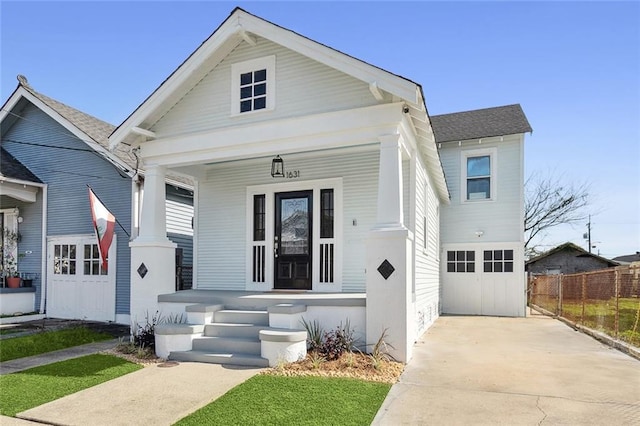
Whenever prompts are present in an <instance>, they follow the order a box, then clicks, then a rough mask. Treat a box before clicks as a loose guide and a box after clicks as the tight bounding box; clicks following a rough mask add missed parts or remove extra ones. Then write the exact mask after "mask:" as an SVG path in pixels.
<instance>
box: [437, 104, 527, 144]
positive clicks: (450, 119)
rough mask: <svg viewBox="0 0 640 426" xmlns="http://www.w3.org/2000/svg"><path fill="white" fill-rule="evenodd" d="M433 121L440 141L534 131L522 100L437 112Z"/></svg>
mask: <svg viewBox="0 0 640 426" xmlns="http://www.w3.org/2000/svg"><path fill="white" fill-rule="evenodd" d="M431 125H432V126H433V132H434V133H435V136H436V142H438V143H441V142H451V141H456V142H457V141H463V140H467V139H480V138H488V137H492V136H505V135H514V134H518V133H526V132H532V131H533V129H531V125H529V121H528V120H527V117H526V116H525V115H524V111H522V107H521V106H520V104H514V105H505V106H500V107H494V108H484V109H476V110H472V111H463V112H455V113H453V114H442V115H434V116H432V117H431Z"/></svg>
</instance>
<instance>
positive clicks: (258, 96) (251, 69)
mask: <svg viewBox="0 0 640 426" xmlns="http://www.w3.org/2000/svg"><path fill="white" fill-rule="evenodd" d="M275 64H276V57H275V56H267V57H264V58H258V59H252V60H250V61H245V62H240V63H237V64H233V65H232V66H231V86H232V87H231V115H232V116H233V115H246V114H248V113H254V112H259V111H265V110H272V109H273V108H274V105H275Z"/></svg>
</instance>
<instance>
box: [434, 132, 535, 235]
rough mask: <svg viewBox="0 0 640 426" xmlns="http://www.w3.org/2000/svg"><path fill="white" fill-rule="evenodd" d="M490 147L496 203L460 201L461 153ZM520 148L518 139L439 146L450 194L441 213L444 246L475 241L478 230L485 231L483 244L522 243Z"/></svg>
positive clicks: (520, 144)
mask: <svg viewBox="0 0 640 426" xmlns="http://www.w3.org/2000/svg"><path fill="white" fill-rule="evenodd" d="M492 147H496V148H497V159H496V185H497V186H496V194H495V197H496V199H495V201H476V202H461V200H460V199H461V187H462V182H461V177H462V172H463V171H462V170H461V169H460V168H461V156H462V152H463V151H467V150H474V149H480V148H492ZM522 149H523V144H522V139H521V137H520V136H505V137H504V141H502V142H501V141H500V140H499V138H492V139H487V140H482V143H481V144H479V143H478V141H474V142H463V143H462V146H458V144H457V143H456V142H449V143H445V144H442V148H441V149H440V158H441V161H442V166H443V168H444V172H445V175H446V177H447V186H448V188H449V193H450V194H451V204H450V205H448V206H443V207H442V212H441V217H442V242H443V244H444V243H464V242H468V241H469V240H473V239H476V238H477V237H475V232H476V231H478V230H482V231H483V232H484V235H483V236H482V241H483V242H500V241H522V238H523V236H522V221H523V208H524V207H523V204H522V203H523V202H522V186H523V182H522V167H523V165H522V164H521V158H522V157H521V151H522ZM476 242H477V241H476Z"/></svg>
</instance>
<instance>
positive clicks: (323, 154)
mask: <svg viewBox="0 0 640 426" xmlns="http://www.w3.org/2000/svg"><path fill="white" fill-rule="evenodd" d="M521 130H522V129H521ZM476 136H478V135H474V136H473V137H472V138H469V139H474V138H476ZM482 137H483V136H482ZM509 137H510V136H509ZM505 138H507V137H505ZM518 138H519V139H518ZM499 139H500V138H498V140H493V139H492V145H490V146H488V145H486V144H485V142H484V141H483V143H482V144H481V145H480V148H483V149H484V148H485V147H493V149H494V150H496V152H497V151H500V150H501V147H502V145H501V144H502V143H503V141H500V140H499ZM516 139H517V141H516V142H515V144H516V145H517V146H518V148H521V142H522V137H521V135H520V136H517V137H516ZM109 141H110V147H111V149H115V148H117V147H119V146H121V144H123V143H126V144H129V145H131V146H133V147H136V148H138V149H139V151H138V152H139V156H140V158H141V159H142V160H143V162H144V167H145V170H146V182H145V194H144V201H143V204H142V220H141V226H140V234H139V236H138V238H137V239H135V240H134V241H133V242H132V243H131V244H130V246H131V253H132V260H131V268H132V272H131V284H132V290H131V291H132V293H131V313H132V318H133V319H134V320H135V318H137V319H138V320H141V319H142V318H144V316H145V315H146V313H148V312H152V311H155V310H156V309H160V310H162V311H163V312H180V311H184V310H185V309H186V310H187V312H188V313H190V314H194V313H198V314H200V316H199V317H198V318H200V319H201V320H202V321H203V322H207V323H210V322H211V321H213V322H214V323H215V324H207V326H206V327H204V329H203V328H202V326H200V327H196V326H194V327H191V329H190V333H191V332H193V334H194V335H196V336H199V335H200V334H203V337H202V338H201V339H200V340H198V341H197V343H196V341H195V340H194V343H193V346H191V345H192V343H191V340H193V339H194V338H193V336H192V337H191V338H188V339H187V341H186V343H185V344H184V345H183V346H184V347H183V349H184V352H182V353H180V354H179V353H178V352H177V351H176V352H175V353H172V354H171V356H172V357H175V358H180V357H182V358H181V359H209V360H210V359H214V357H213V356H212V354H214V353H218V352H220V353H221V352H224V351H223V349H224V348H222V347H221V346H220V345H218V343H214V342H213V341H212V339H214V338H220V337H224V338H225V339H226V344H228V345H230V346H233V347H238V345H237V340H236V341H235V343H233V344H231V343H229V342H230V341H231V340H233V339H241V338H242V336H238V335H229V334H228V333H227V331H226V330H227V329H226V328H225V327H224V325H225V324H229V323H232V322H233V319H232V317H234V316H240V317H241V318H243V319H239V320H236V322H237V323H247V322H251V323H252V324H258V325H259V326H261V327H262V328H264V327H265V326H267V325H270V326H271V327H276V328H280V329H281V328H285V329H286V328H290V329H299V328H301V326H300V323H299V320H300V318H305V319H308V320H314V319H315V320H318V321H320V322H321V323H322V324H323V326H324V327H325V329H326V330H328V329H332V328H333V327H334V326H336V325H337V324H339V323H340V322H343V321H345V320H346V319H347V318H348V319H349V320H350V321H351V325H352V326H354V327H355V328H356V331H357V332H358V333H359V335H360V336H361V337H362V338H363V340H364V341H365V342H366V343H367V344H372V343H375V342H376V341H377V339H378V338H379V337H380V336H381V334H382V333H383V332H384V330H387V333H388V338H387V341H388V342H389V343H391V344H393V346H394V347H395V350H394V352H393V355H394V356H395V357H396V358H397V359H399V360H402V361H406V360H408V359H409V358H410V357H411V350H412V349H411V348H412V345H413V343H414V342H415V340H416V339H417V337H418V336H419V335H421V334H422V333H423V332H424V331H425V330H426V329H427V328H428V327H429V326H430V325H431V324H432V323H433V321H435V319H436V318H437V317H438V315H439V314H440V313H441V312H442V310H443V306H442V302H443V296H445V297H449V296H450V295H451V297H452V298H455V297H458V296H459V297H463V296H461V295H460V294H459V293H460V292H459V290H458V286H459V285H464V284H463V283H462V280H460V282H458V280H459V279H460V278H461V277H459V276H457V275H455V276H453V275H452V276H451V280H449V279H448V278H449V277H448V276H447V275H446V272H444V271H443V272H442V276H443V278H444V279H443V280H441V272H440V268H441V265H442V267H444V268H445V271H446V262H444V259H443V262H441V257H442V256H443V254H441V253H443V252H441V249H440V244H441V243H443V248H444V249H445V252H444V253H445V254H444V255H446V251H448V250H453V249H452V248H450V247H453V246H449V245H448V244H455V243H464V242H465V240H460V241H458V240H456V239H455V238H454V239H450V238H449V237H445V236H444V232H446V231H447V229H451V230H452V231H453V230H454V229H455V228H456V224H455V223H454V222H447V221H446V220H445V219H444V217H443V216H444V215H446V214H448V213H449V212H452V214H453V212H455V211H457V209H458V208H464V209H465V210H468V209H474V208H477V209H479V211H480V213H478V220H481V217H485V218H486V219H487V220H491V217H489V216H486V213H485V212H484V210H483V209H486V204H485V203H482V202H481V201H479V200H477V202H476V200H475V199H474V200H473V202H471V201H469V202H463V203H461V201H460V200H456V199H454V200H452V201H450V199H451V197H454V198H455V197H460V191H459V190H458V188H453V187H452V186H451V184H450V186H449V188H447V182H446V181H445V171H443V165H445V166H447V165H449V163H450V162H451V161H453V162H455V161H454V160H450V161H444V159H445V158H449V157H451V156H455V155H458V156H459V155H460V152H459V151H456V150H455V149H454V150H452V151H451V154H450V155H449V157H443V158H441V155H443V156H444V153H445V151H446V148H447V147H448V146H449V145H450V143H449V142H448V141H443V144H442V145H443V147H442V149H441V150H440V152H439V149H438V143H437V140H436V137H435V136H434V128H433V126H432V120H431V118H430V117H429V115H428V113H427V109H426V105H425V101H424V97H423V94H422V88H421V86H420V85H419V84H417V83H415V82H412V81H410V80H408V79H405V78H402V77H399V76H397V75H395V74H392V73H390V72H388V71H385V70H382V69H380V68H377V67H375V66H373V65H370V64H367V63H365V62H362V61H360V60H358V59H355V58H353V57H351V56H348V55H346V54H343V53H341V52H338V51H336V50H334V49H331V48H330V47H327V46H324V45H322V44H319V43H317V42H314V41H313V40H310V39H308V38H305V37H303V36H301V35H299V34H296V33H294V32H292V31H290V30H287V29H285V28H282V27H280V26H277V25H275V24H272V23H270V22H267V21H265V20H263V19H261V18H259V17H256V16H254V15H251V14H249V13H247V12H245V11H244V10H242V9H235V10H234V11H233V12H232V13H231V15H230V16H229V17H228V18H227V19H226V20H225V21H224V22H223V23H222V24H221V25H220V27H219V28H218V29H217V30H216V31H215V32H214V33H213V34H212V35H211V36H210V37H209V38H208V39H207V40H206V41H205V42H204V43H203V44H202V45H201V46H200V47H198V49H197V50H196V51H195V52H194V53H193V54H191V55H190V56H189V57H188V58H187V59H186V60H185V62H184V63H183V64H182V65H180V67H179V68H178V69H177V70H176V71H174V72H173V74H171V76H169V77H168V78H167V79H166V80H165V82H164V83H163V84H162V85H161V86H160V87H158V89H156V90H155V91H154V92H153V93H152V94H151V95H150V96H149V97H148V98H147V100H146V101H145V102H144V103H143V104H142V105H140V106H139V107H138V108H137V109H136V110H135V111H134V112H133V113H132V114H131V115H130V116H129V117H128V118H127V119H126V120H125V121H124V122H123V123H122V124H121V125H120V126H119V127H118V128H116V130H115V131H114V132H113V133H112V134H111V136H110V137H109ZM462 143H464V146H465V147H466V146H467V144H468V143H469V142H468V141H467V140H466V139H465V140H462V141H461V144H462ZM518 144H519V145H518ZM455 145H456V147H458V144H457V142H456V144H455ZM461 146H462V145H461ZM456 152H457V154H456ZM520 153H521V151H520ZM491 155H492V156H491V157H490V158H491V159H492V160H491V161H496V160H495V159H496V158H497V154H491ZM505 155H506V154H505ZM504 160H505V164H504V165H505V166H506V165H507V164H506V162H507V161H508V158H507V157H506V156H505V159H504ZM516 160H517V162H516V163H515V164H513V165H512V168H511V169H509V170H507V169H506V168H505V174H506V173H507V172H510V173H511V172H513V173H515V176H514V177H513V179H511V180H510V181H509V183H506V184H505V185H515V187H514V188H515V189H514V188H509V190H508V191H516V192H517V193H518V194H521V192H522V188H521V187H522V157H521V156H519V157H517V158H516ZM461 161H462V160H461V159H460V158H458V160H457V164H456V165H455V166H453V167H452V169H451V171H447V173H446V175H447V179H449V180H451V181H453V182H459V181H460V177H456V176H454V174H455V173H458V175H459V174H460V164H461V163H460V162H461ZM501 161H502V160H501ZM494 164H498V168H499V167H500V164H502V163H501V162H500V163H492V165H493V167H494V168H495V167H496V166H495V165H494ZM494 168H492V169H491V170H492V172H491V173H495V172H494ZM169 172H171V173H181V174H184V175H186V176H188V177H189V179H191V180H193V181H194V182H196V183H195V191H194V208H195V213H194V255H193V256H194V277H193V280H194V282H193V288H194V290H189V291H184V292H178V293H174V292H173V274H172V270H173V263H172V262H173V255H174V251H173V248H174V246H173V244H172V243H171V242H170V241H168V239H167V238H166V230H165V218H164V217H163V211H164V210H163V209H162V208H161V206H162V203H163V200H164V198H165V197H164V190H165V189H164V185H163V181H164V177H165V176H166V174H167V173H169ZM280 172H282V173H280ZM474 177H475V176H474ZM498 179H499V178H498V177H497V176H496V175H495V174H492V175H491V185H497V186H498V191H500V192H498V194H499V195H501V193H502V191H504V192H503V193H504V195H505V196H506V195H507V192H508V191H507V189H506V188H503V185H502V184H501V183H500V182H499V181H498ZM478 191H479V190H478ZM473 197H474V198H475V197H476V195H473ZM505 198H506V197H505ZM500 200H501V198H500V199H494V198H491V200H490V201H491V202H492V204H491V206H492V208H493V210H492V211H495V210H496V209H498V208H499V209H502V208H505V209H510V208H512V207H514V206H515V210H514V211H513V212H510V211H508V210H505V213H504V214H505V216H509V220H510V221H511V220H512V221H518V220H520V217H521V205H520V206H518V205H517V200H510V201H509V203H504V204H499V202H500ZM450 204H451V206H450V207H449V205H450ZM461 204H462V205H463V206H462V207H460V205H461ZM490 208H491V207H490ZM482 215H484V216H482ZM482 223H483V224H484V222H482ZM478 226H479V225H478ZM483 226H484V225H483ZM472 228H473V231H476V229H480V228H477V226H476V225H475V224H474V225H473V226H472ZM441 229H442V231H443V236H442V237H441V236H440V233H441ZM482 229H484V230H485V232H486V233H487V237H485V239H484V240H482V239H481V240H478V237H476V236H475V235H473V232H472V236H471V237H470V236H468V235H467V234H466V233H465V232H462V230H461V233H460V237H456V238H462V237H464V238H467V240H466V242H468V243H469V244H470V245H468V246H465V247H466V248H465V250H471V249H472V248H473V249H476V246H475V244H477V243H478V242H480V241H482V242H486V241H488V240H487V239H486V238H488V237H489V230H490V229H493V228H492V227H489V226H488V225H487V226H486V227H483V228H482ZM520 229H521V226H519V227H518V230H520ZM491 238H493V236H492V237H491ZM505 238H508V239H506V240H505V241H506V242H507V243H508V244H507V245H504V244H503V245H500V246H499V247H500V249H509V250H511V249H513V250H514V252H517V253H518V255H517V256H520V259H521V251H522V248H521V247H516V245H517V243H518V241H520V242H521V241H522V238H521V237H520V238H519V239H518V237H517V236H512V235H511V233H508V235H506V236H505ZM491 241H492V242H499V241H501V240H499V239H498V240H491ZM444 243H446V244H444ZM471 245H473V247H472V246H471ZM482 247H488V246H486V245H485V246H478V247H477V249H478V250H481V249H482ZM496 247H498V246H496ZM496 249H497V248H496ZM456 250H457V249H456ZM514 256H515V255H514ZM514 268H516V270H520V269H521V266H520V265H519V266H517V267H515V266H514ZM516 275H517V274H514V276H513V278H514V280H515V283H514V286H515V287H520V290H522V294H524V280H523V276H516ZM520 281H521V282H520ZM442 283H445V284H446V285H450V286H451V288H452V289H453V290H452V291H447V290H446V289H444V288H443V285H442ZM464 297H466V296H464ZM444 300H448V299H444ZM510 302H514V303H519V300H518V301H508V303H510ZM447 303H449V302H447ZM451 306H452V307H453V308H455V309H453V311H455V312H458V313H462V312H463V311H464V309H467V311H466V312H465V313H472V314H482V313H488V312H483V311H482V310H475V308H476V306H473V305H472V304H471V303H466V304H465V302H460V303H458V302H456V301H453V300H452V301H451ZM460 306H461V307H462V308H459V307H460ZM230 308H234V309H230ZM247 308H251V309H253V310H257V311H259V315H262V317H261V318H256V317H252V319H250V320H249V319H247V317H246V315H250V313H247V310H248V309H247ZM213 311H217V312H213ZM500 313H501V314H508V315H522V314H523V312H521V311H520V310H519V308H513V309H511V307H508V308H507V309H505V310H504V311H502V312H500ZM243 315H244V317H242V316H243ZM256 315H258V314H256ZM196 316H197V315H195V314H194V316H193V317H192V316H190V319H191V318H195V317H196ZM235 330H238V327H235ZM172 332H173V331H167V333H172ZM251 333H252V336H253V338H254V339H256V340H257V339H258V337H257V336H258V331H257V330H253V331H252V332H251ZM245 337H246V336H245ZM207 338H208V339H209V341H210V342H209V343H205V342H203V340H202V339H207ZM260 339H261V340H262V355H263V357H265V354H264V351H265V345H264V344H265V340H269V339H270V338H269V337H268V336H265V335H264V333H263V334H260ZM196 340H197V339H196ZM271 340H274V339H271ZM275 340H277V339H275ZM285 340H286V339H285ZM234 345H235V346H234ZM222 346H224V345H222ZM189 349H193V350H191V351H189ZM229 351H231V350H229ZM251 351H254V353H255V351H256V349H255V346H254V348H253V349H236V352H239V353H244V354H247V353H249V352H251ZM257 351H258V354H259V353H260V351H259V349H258V350H257ZM186 352H190V353H191V355H193V356H191V357H189V356H188V355H186ZM230 356H233V355H230ZM216 360H217V362H225V361H224V360H222V358H216ZM227 362H228V361H227ZM236 362H243V363H244V362H247V363H250V361H248V360H247V358H246V357H244V358H240V357H236Z"/></svg>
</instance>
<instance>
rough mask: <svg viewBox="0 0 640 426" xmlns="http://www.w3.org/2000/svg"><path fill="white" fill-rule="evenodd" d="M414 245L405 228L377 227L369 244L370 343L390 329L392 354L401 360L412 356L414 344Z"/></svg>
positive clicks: (368, 310)
mask: <svg viewBox="0 0 640 426" xmlns="http://www.w3.org/2000/svg"><path fill="white" fill-rule="evenodd" d="M412 246H413V234H412V233H411V232H410V231H409V230H407V229H405V228H401V229H397V228H396V229H384V230H374V231H372V232H371V233H370V234H369V236H368V238H367V243H366V247H367V257H366V271H367V272H366V277H367V309H366V321H367V325H366V329H367V346H368V349H370V348H372V347H373V345H375V344H376V342H377V341H378V339H379V338H380V337H381V336H382V335H383V333H385V330H386V335H387V336H386V338H385V341H386V342H387V343H388V344H390V345H392V346H393V347H394V348H395V349H393V350H391V355H392V356H393V357H394V358H395V359H397V360H398V361H401V362H407V361H408V360H409V359H410V358H411V352H412V348H413V343H414V342H413V329H414V324H413V314H412V312H413V308H412V306H413V305H412V301H411V291H412V279H413V272H412V268H413V259H412V256H411V253H412ZM385 277H386V278H385Z"/></svg>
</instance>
